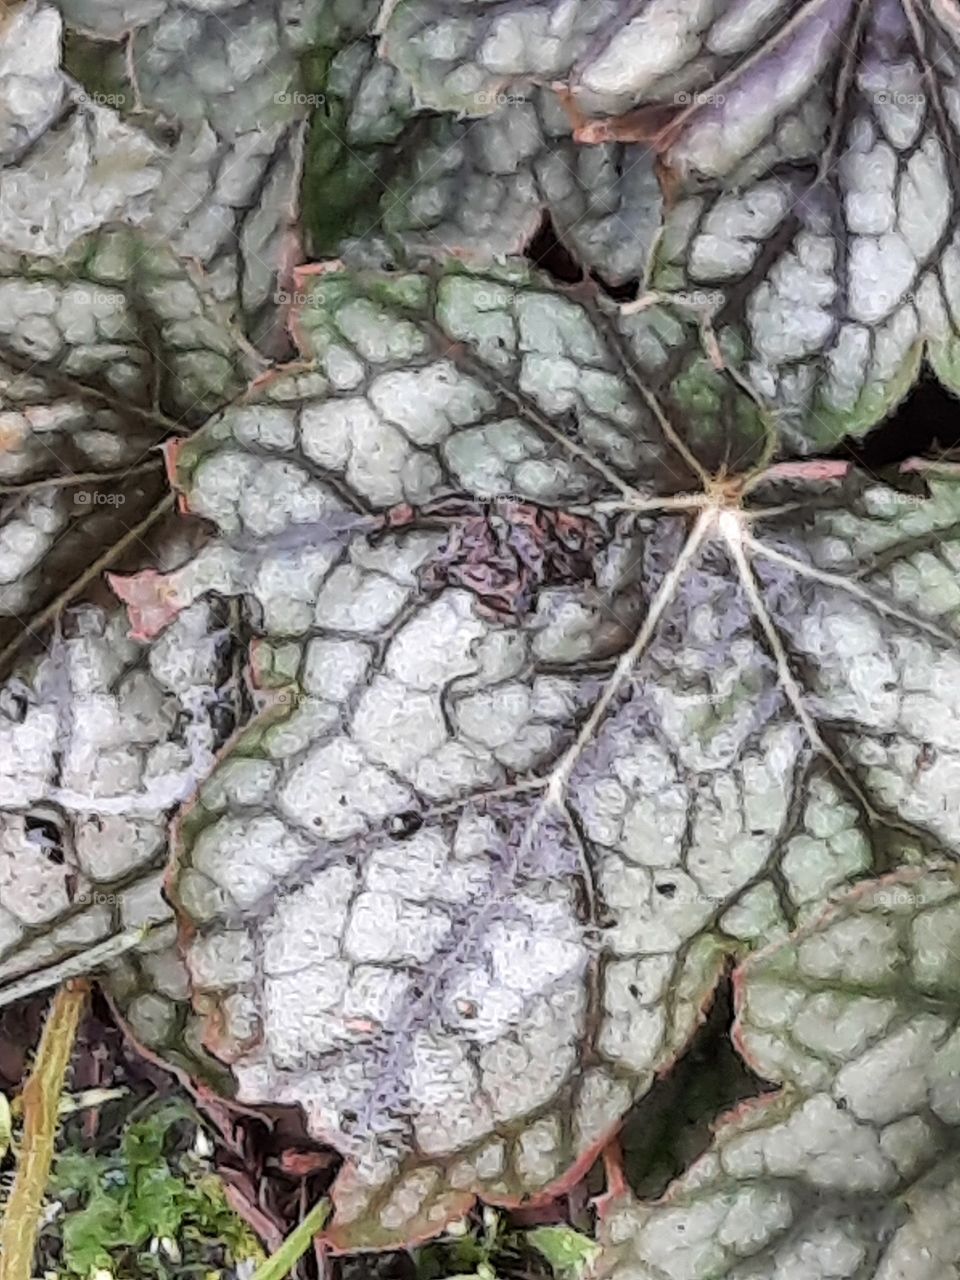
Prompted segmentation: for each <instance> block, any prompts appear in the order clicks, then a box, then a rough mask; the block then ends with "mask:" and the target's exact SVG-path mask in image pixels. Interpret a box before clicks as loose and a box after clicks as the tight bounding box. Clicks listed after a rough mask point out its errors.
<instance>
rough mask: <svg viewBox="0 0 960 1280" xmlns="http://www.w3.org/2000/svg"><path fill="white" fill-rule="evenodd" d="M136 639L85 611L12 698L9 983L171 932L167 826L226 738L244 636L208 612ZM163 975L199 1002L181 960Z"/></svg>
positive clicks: (5, 771) (1, 882)
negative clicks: (238, 646)
mask: <svg viewBox="0 0 960 1280" xmlns="http://www.w3.org/2000/svg"><path fill="white" fill-rule="evenodd" d="M125 630H126V628H125V626H124V619H123V618H122V617H121V616H120V615H118V614H117V613H116V612H114V613H113V614H112V615H107V614H104V612H103V611H102V610H99V609H95V608H92V607H81V608H78V609H75V610H73V611H72V612H70V613H69V614H68V615H67V616H66V617H65V618H64V620H63V623H62V631H61V634H60V636H59V637H55V638H54V639H53V641H52V643H51V645H50V647H49V650H48V652H47V653H45V654H44V655H43V656H42V657H41V658H37V659H34V660H32V661H30V662H29V663H25V664H22V665H21V667H20V674H19V675H18V676H16V677H15V678H13V679H12V680H10V681H8V682H7V683H6V685H5V686H4V687H3V689H2V691H0V983H2V984H6V983H8V982H10V981H12V980H14V979H17V978H20V977H22V976H24V975H27V974H30V973H32V972H35V971H37V970H41V969H43V968H44V967H45V966H47V965H48V964H51V963H55V962H57V961H59V960H61V959H64V958H66V957H68V956H70V955H72V954H73V953H74V952H78V951H82V950H84V949H85V948H88V947H93V946H95V945H97V944H98V943H100V942H102V941H104V940H106V939H109V938H110V937H112V936H113V935H114V934H116V933H119V932H120V931H122V930H125V929H135V928H139V927H141V926H143V925H159V924H163V923H164V921H167V920H169V919H170V909H169V907H168V906H167V904H166V903H165V902H164V901H163V899H162V897H161V882H162V879H163V866H164V861H165V858H166V852H167V845H166V825H167V815H168V814H169V813H170V812H171V811H172V810H173V809H175V808H176V807H177V806H178V805H179V804H181V803H182V802H183V801H184V800H186V799H189V797H190V796H192V795H193V793H194V792H195V790H196V788H197V786H198V785H199V783H200V781H201V780H202V779H203V778H204V777H205V776H206V774H207V773H208V772H209V771H210V769H211V767H212V763H213V758H214V752H215V750H216V748H217V746H218V745H219V743H220V742H221V740H222V728H223V724H222V718H221V717H222V715H223V713H224V712H225V711H226V710H227V709H228V707H229V692H228V691H227V690H225V689H224V688H223V686H224V685H225V683H226V681H227V679H228V676H229V665H228V662H227V659H228V656H229V648H230V646H229V638H228V636H227V634H226V633H225V632H224V630H223V627H222V624H221V625H218V619H217V618H216V616H215V614H213V613H212V612H211V610H210V608H209V607H208V606H207V605H206V604H198V605H196V606H194V607H193V608H192V609H189V610H186V611H184V612H183V613H182V614H181V615H180V617H179V618H178V619H177V620H176V621H175V622H174V623H173V625H172V626H171V627H170V628H169V629H168V630H167V631H166V632H165V633H164V635H163V636H162V637H161V638H160V639H159V640H158V641H157V642H156V643H155V644H154V645H152V646H151V647H150V648H149V649H147V648H146V647H145V646H144V645H142V644H137V643H135V642H133V641H131V640H129V639H127V637H126V634H125ZM170 935H171V930H170V929H167V930H166V933H165V934H164V933H162V932H158V933H157V934H156V935H155V936H154V937H153V939H152V941H151V944H150V950H151V951H152V952H156V950H157V948H158V947H162V946H163V945H169V944H170V942H171V941H172V937H171V936H170ZM147 963H148V967H149V965H150V964H151V963H152V961H148V962H147ZM155 977H156V979H157V981H158V983H159V990H158V992H157V993H156V994H157V995H158V996H161V997H162V995H163V994H164V992H165V991H166V990H167V988H168V987H170V986H171V985H173V986H174V987H175V989H176V993H177V994H178V995H180V996H182V995H183V994H184V992H185V984H184V982H183V980H181V981H180V982H179V983H178V982H177V981H176V975H175V973H174V971H172V970H171V969H170V966H169V964H168V962H167V961H166V960H162V961H159V960H158V961H157V968H156V971H155ZM2 994H3V986H0V996H2ZM155 1003H156V1004H157V1005H159V1004H162V1000H157V1001H156V1002H155ZM168 1021H169V1020H168Z"/></svg>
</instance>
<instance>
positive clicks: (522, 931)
mask: <svg viewBox="0 0 960 1280" xmlns="http://www.w3.org/2000/svg"><path fill="white" fill-rule="evenodd" d="M304 280H311V281H312V287H313V293H312V295H311V298H310V302H309V303H308V304H307V305H306V306H305V308H304V310H303V313H302V314H301V315H300V316H299V326H298V327H299V332H300V336H301V340H302V341H303V343H304V349H305V351H307V352H309V353H310V354H311V355H312V356H313V361H314V363H313V365H312V366H303V365H301V366H296V367H294V368H292V369H291V370H289V371H286V372H280V373H278V374H277V375H276V376H275V377H273V378H271V379H269V380H267V381H265V382H263V383H261V384H260V385H259V386H258V387H257V388H256V389H255V391H254V392H253V393H251V395H250V396H248V397H247V398H246V399H245V401H244V402H242V403H239V404H237V405H234V406H231V407H230V408H228V409H227V410H225V411H224V413H222V414H221V415H219V416H218V417H216V418H215V419H214V420H213V421H212V422H211V423H210V424H209V425H208V426H207V427H205V428H204V430H203V431H202V432H201V433H199V435H198V436H197V437H196V438H195V439H194V440H193V441H191V442H190V444H189V445H187V446H185V447H184V448H183V449H181V450H180V453H179V455H178V464H179V480H180V484H181V485H182V487H183V490H184V494H185V498H186V502H187V505H188V507H189V509H191V510H193V511H196V512H198V513H201V514H203V515H205V516H206V517H208V518H209V519H212V520H214V521H215V522H216V524H217V525H218V526H219V528H220V529H221V531H222V538H221V540H220V541H219V542H218V543H216V544H212V545H211V546H210V547H208V548H207V549H205V550H204V551H202V552H201V553H200V555H199V556H198V557H196V558H195V559H194V560H192V561H190V562H188V563H186V564H184V565H183V566H182V567H181V568H179V569H177V570H175V571H174V572H172V573H169V574H164V575H157V574H155V573H149V572H148V573H145V574H141V575H139V576H137V577H134V578H131V579H126V580H123V579H117V580H116V581H115V585H116V588H117V590H118V591H119V593H120V595H121V596H122V597H123V598H124V599H125V600H126V601H127V603H128V606H129V607H130V610H131V616H132V618H133V620H134V623H135V626H136V629H137V631H138V632H139V633H140V634H143V635H150V634H152V633H155V632H157V631H160V630H162V628H163V627H164V625H166V624H167V623H168V622H169V620H170V619H171V618H174V617H175V616H176V615H177V612H178V610H180V609H181V608H185V607H188V606H190V605H191V604H192V603H193V602H194V601H196V600H197V599H198V598H200V597H201V596H203V595H204V594H205V593H206V592H209V591H210V590H214V591H216V592H218V593H221V594H224V595H241V596H243V597H244V599H245V601H246V610H247V616H248V618H249V620H250V624H251V625H252V626H253V628H254V630H255V631H256V632H258V633H259V637H260V638H259V640H258V641H257V643H256V645H255V648H254V650H253V654H252V671H251V678H252V680H253V682H254V685H255V687H257V688H258V689H259V690H260V691H261V692H260V696H261V698H262V699H263V701H264V705H265V710H264V712H263V716H262V719H261V720H259V721H257V722H255V723H254V724H253V725H251V727H250V729H249V730H248V731H247V733H246V734H245V735H243V736H242V737H241V739H240V740H239V741H238V742H237V743H236V745H235V748H234V750H233V752H232V753H231V754H230V755H229V756H228V758H227V759H226V760H224V762H223V763H222V764H221V765H220V766H219V768H218V769H217V770H216V772H215V773H214V774H213V775H212V777H211V778H210V780H209V781H208V782H207V783H206V784H205V785H204V786H203V787H202V788H201V790H200V793H199V796H198V798H197V802H196V804H195V805H194V806H193V808H192V809H191V811H190V815H189V818H188V819H187V820H186V821H185V822H184V823H183V826H182V831H181V841H180V847H179V853H178V857H177V862H176V871H175V874H174V877H173V879H172V881H171V894H172V896H173V899H174V902H175V905H176V908H177V911H178V914H179V916H180V918H181V920H182V921H183V923H184V925H185V932H184V935H183V936H184V942H185V947H186V951H185V955H186V961H187V965H188V968H189V972H190V979H191V986H192V989H193V994H194V1000H195V1002H196V1004H197V1007H198V1008H199V1009H201V1010H202V1011H203V1012H204V1013H205V1015H206V1017H207V1019H208V1031H207V1039H206V1044H207V1046H208V1048H209V1049H210V1050H211V1051H212V1052H213V1053H214V1054H215V1055H216V1056H218V1057H219V1058H220V1059H221V1061H222V1062H224V1063H226V1064H229V1066H230V1069H231V1071H232V1074H233V1077H234V1080H235V1084H236V1089H237V1094H238V1097H239V1098H240V1100H241V1101H243V1102H244V1103H246V1104H254V1105H257V1104H263V1105H265V1104H267V1103H275V1102H277V1101H282V1102H287V1103H291V1104H293V1103H297V1104H299V1105H300V1106H302V1108H303V1110H304V1114H305V1117H306V1122H307V1124H308V1126H309V1128H310V1129H311V1131H312V1133H313V1134H314V1135H315V1136H316V1137H318V1138H323V1139H324V1140H328V1141H331V1142H332V1143H333V1144H334V1145H335V1146H336V1147H338V1148H339V1149H340V1150H341V1151H343V1152H344V1153H345V1154H346V1155H348V1156H349V1157H350V1160H349V1163H348V1165H347V1166H346V1168H345V1170H344V1172H343V1173H342V1174H341V1175H340V1179H339V1181H338V1183H337V1186H336V1189H335V1193H334V1195H335V1200H336V1203H337V1207H338V1211H337V1217H336V1219H335V1221H334V1223H333V1226H332V1228H331V1238H332V1239H333V1240H334V1242H335V1243H337V1244H338V1245H339V1246H341V1247H373V1246H378V1245H379V1246H384V1245H389V1244H396V1243H398V1242H400V1241H404V1240H409V1239H411V1238H415V1237H417V1236H420V1235H422V1234H424V1233H430V1232H434V1231H438V1230H440V1229H441V1228H442V1226H443V1225H444V1223H445V1222H447V1221H449V1220H451V1219H452V1218H454V1217H457V1216H459V1215H460V1214H462V1212H463V1211H464V1209H465V1207H466V1206H467V1205H468V1204H469V1203H470V1202H471V1200H472V1197H473V1196H474V1195H475V1194H478V1193H479V1194H481V1195H483V1196H484V1197H486V1198H487V1199H489V1200H491V1201H493V1202H502V1203H515V1202H516V1201H517V1200H519V1199H522V1198H529V1197H534V1198H536V1197H542V1196H547V1195H549V1194H553V1193H555V1192H557V1191H558V1190H561V1189H562V1188H563V1187H565V1186H567V1185H569V1181H570V1180H571V1179H573V1178H575V1177H577V1176H578V1175H579V1173H580V1172H581V1171H582V1170H583V1169H584V1168H585V1167H586V1165H587V1164H588V1163H589V1162H590V1160H591V1159H592V1158H593V1156H594V1155H595V1153H596V1151H597V1150H598V1148H599V1146H601V1145H602V1144H603V1142H604V1141H605V1140H606V1139H607V1137H608V1136H609V1135H610V1133H612V1132H613V1131H615V1129H616V1128H617V1126H618V1124H619V1122H620V1119H621V1117H622V1115H623V1113H624V1111H625V1110H626V1108H627V1107H628V1106H629V1104H630V1103H631V1101H632V1100H633V1099H635V1098H636V1097H638V1096H640V1095H642V1094H643V1093H644V1092H645V1091H646V1090H647V1089H648V1088H649V1087H650V1085H651V1083H652V1081H653V1079H654V1077H655V1075H656V1073H657V1072H658V1071H660V1070H663V1069H664V1068H665V1067H667V1066H668V1065H669V1064H670V1063H672V1062H673V1060H674V1059H675V1058H676V1056H677V1054H678V1053H679V1052H680V1051H681V1049H682V1047H683V1046H684V1044H685V1043H686V1042H687V1041H688V1039H689V1037H690V1035H691V1034H692V1032H693V1030H694V1029H695V1027H696V1025H697V1023H698V1020H699V1018H700V1017H701V1015H702V1010H703V1008H704V1006H705V1004H706V1002H707V1001H708V1000H709V999H710V995H711V992H712V990H713V988H714V985H715V983H716V981H717V979H718V976H719V974H720V973H721V971H722V969H723V966H724V964H725V960H726V957H728V956H729V955H731V954H736V953H739V952H740V951H742V950H744V949H749V948H751V947H753V946H755V945H757V944H758V943H760V942H763V941H765V940H766V939H768V938H770V937H771V936H786V934H787V933H788V932H789V930H790V929H791V928H793V927H795V926H796V925H797V924H798V923H801V922H802V921H803V920H805V919H806V918H807V917H809V916H810V915H811V914H812V913H815V912H816V911H818V910H819V909H820V907H821V905H822V903H823V901H824V900H825V899H828V898H829V897H830V896H831V895H834V894H837V893H841V892H842V891H843V890H844V888H845V887H846V886H847V885H849V884H850V883H851V882H855V881H857V880H859V879H861V878H864V877H871V876H873V875H876V874H878V873H880V872H883V871H885V870H887V869H888V868H891V867H894V866H897V865H899V864H901V863H903V862H922V861H926V860H931V859H932V860H936V859H939V858H943V857H946V856H949V855H950V854H952V853H953V852H954V851H955V850H956V849H957V847H958V845H960V827H958V824H957V820H956V815H955V813H954V810H953V808H952V806H951V805H950V804H949V802H948V800H947V797H948V796H949V794H950V788H951V786H952V778H953V777H954V773H955V769H956V767H957V764H956V761H957V757H956V744H955V736H954V733H953V724H954V721H955V717H956V714H957V707H956V705H955V702H956V699H955V691H956V689H957V688H958V687H960V682H958V681H957V680H956V679H955V678H954V677H955V674H956V668H957V662H958V659H957V655H956V635H957V627H958V609H960V587H958V584H957V582H956V575H955V570H954V568H953V566H954V564H955V561H956V556H957V554H958V553H957V550H956V545H957V544H956V538H957V528H958V524H960V489H958V487H957V483H956V479H955V478H954V476H953V475H952V473H951V472H950V471H949V469H946V470H945V471H944V472H943V473H942V474H940V473H931V474H930V475H929V476H928V477H927V482H928V484H929V490H930V496H929V497H926V498H924V497H916V496H914V495H912V494H902V493H899V492H897V491H895V490H892V489H889V488H887V487H886V486H884V485H882V484H880V483H878V482H872V481H868V480H866V479H864V478H863V477H856V476H850V475H847V474H846V473H845V469H844V468H842V467H840V468H833V469H832V470H831V469H830V468H814V469H812V470H811V469H809V468H804V467H802V466H801V467H799V468H795V467H794V468H791V466H790V465H789V464H785V465H780V466H776V467H774V468H773V469H772V470H768V471H766V472H763V473H757V474H751V473H749V472H745V473H741V474H740V476H739V477H737V476H732V477H731V476H730V475H729V474H728V476H727V477H726V478H723V477H716V478H714V477H712V476H711V475H710V473H709V472H706V471H703V474H702V477H701V480H702V484H701V486H699V487H698V486H697V484H695V483H693V482H690V484H689V487H688V489H687V491H686V492H682V493H676V492H674V493H673V494H671V493H670V492H669V489H670V484H669V483H668V482H669V479H670V476H671V469H672V466H675V465H677V464H678V463H679V462H681V461H682V460H683V459H684V458H685V457H686V461H685V463H684V465H691V466H693V467H694V468H696V466H697V465H698V463H697V459H696V457H695V455H693V454H692V453H691V452H690V450H689V448H688V447H687V446H686V445H685V443H684V434H683V431H682V428H681V427H679V426H674V425H673V424H672V423H671V422H670V420H669V419H668V418H667V416H666V414H665V413H664V411H663V409H662V408H661V407H660V405H659V402H658V401H657V399H656V398H655V397H653V395H652V393H649V388H648V387H647V386H646V384H645V383H644V382H643V381H642V380H641V381H639V382H638V381H637V380H636V373H637V370H636V366H635V365H634V366H631V367H632V372H633V379H632V380H631V379H628V378H627V377H626V367H625V365H624V362H623V361H624V348H623V346H622V345H620V342H619V341H618V339H617V331H616V327H615V326H614V327H613V328H612V329H611V328H609V327H607V326H605V325H604V323H603V315H602V309H601V312H600V313H597V312H596V311H591V308H590V306H589V305H587V304H586V303H583V304H578V303H576V302H574V301H573V300H572V299H571V298H569V297H563V296H560V295H558V294H556V293H554V292H552V291H551V290H549V289H548V288H547V287H545V286H544V285H543V283H542V282H540V281H538V280H536V279H535V278H534V279H531V278H530V277H529V276H525V275H522V274H519V273H513V274H511V273H500V274H498V275H493V276H491V275H489V274H484V273H471V272H465V271H462V270H457V271H453V272H450V273H447V274H444V275H441V276H424V277H419V276H411V275H396V274H393V275H391V274H386V275H382V276H380V275H376V274H369V275H362V276H355V275H354V276H349V275H345V274H337V273H335V272H334V273H331V272H329V271H321V272H317V273H314V274H313V275H312V276H307V277H304ZM645 320H646V324H647V325H648V326H650V328H649V329H648V330H646V336H647V338H648V339H649V342H648V344H647V346H646V347H645V348H642V349H644V350H645V351H646V355H647V358H648V360H649V364H650V368H651V370H652V374H651V376H652V377H655V376H656V373H657V369H658V367H659V366H658V364H657V359H656V345H655V343H654V342H653V338H652V336H651V335H653V334H654V333H655V331H656V329H655V326H656V324H663V325H666V324H668V321H669V317H668V316H665V315H661V314H657V313H654V312H652V311H651V312H648V313H646V314H645ZM633 321H634V322H636V317H634V318H633ZM623 323H626V322H623ZM634 336H636V335H634ZM627 350H630V348H627ZM617 370H619V376H618V375H617V373H616V371H617ZM717 377H718V378H719V375H717ZM668 390H669V388H668ZM645 391H646V392H647V394H644V392H645ZM601 428H602V429H601ZM627 429H629V436H627V434H626V432H627ZM644 433H647V435H646V441H645V440H644ZM474 440H482V441H484V442H485V443H484V445H483V447H482V449H481V450H480V451H479V452H478V453H476V454H475V453H474V452H473V451H472V450H471V448H470V447H469V443H468V442H471V441H474ZM491 442H499V443H498V445H497V450H498V451H497V453H496V460H498V461H497V466H498V467H499V468H500V469H501V470H500V471H499V472H496V473H491V471H490V470H489V467H490V465H491V458H492V456H493V455H492V453H491ZM478 459H479V462H478ZM480 462H482V463H483V466H482V467H480V469H479V470H478V469H477V468H478V466H479V463H480ZM484 468H486V469H484ZM701 470H702V468H701ZM676 483H677V479H676V475H675V476H674V485H676ZM506 484H508V485H509V486H510V489H509V491H508V492H505V491H504V489H503V488H502V487H501V486H503V485H506ZM570 507H572V508H573V510H572V511H571V510H565V508H570ZM271 691H272V694H271ZM267 704H269V706H268V705H267ZM154 1048H155V1049H156V1050H157V1051H158V1052H161V1053H163V1052H166V1051H168V1048H170V1049H174V1050H176V1051H182V1045H180V1043H179V1041H178V1039H177V1037H176V1036H174V1037H173V1038H166V1037H164V1036H162V1035H160V1036H158V1038H157V1039H156V1041H155V1042H154Z"/></svg>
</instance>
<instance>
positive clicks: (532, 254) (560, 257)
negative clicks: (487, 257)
mask: <svg viewBox="0 0 960 1280" xmlns="http://www.w3.org/2000/svg"><path fill="white" fill-rule="evenodd" d="M523 252H524V256H525V257H526V258H527V260H528V261H529V262H530V263H532V265H533V266H535V267H536V268H537V269H538V270H540V271H543V272H544V273H545V274H546V275H548V276H550V278H551V279H552V280H555V281H556V282H557V284H580V283H581V281H582V280H583V279H584V277H585V274H586V273H585V272H584V270H583V267H582V266H581V265H580V263H579V262H578V261H577V259H576V258H575V257H574V255H573V254H572V253H571V252H570V250H569V249H568V248H567V246H566V245H565V244H564V243H563V241H562V240H561V239H560V236H559V235H558V234H557V228H556V226H555V224H554V221H553V219H552V218H551V216H550V214H549V213H544V215H543V217H542V218H541V219H540V225H539V227H538V228H537V230H536V231H535V232H534V234H533V237H532V239H530V240H529V241H528V243H527V246H526V248H525V249H524V251H523ZM588 274H589V278H590V279H591V280H592V281H593V282H594V284H595V285H596V286H597V288H598V289H601V290H602V291H603V292H604V293H605V294H606V295H607V297H608V298H612V299H613V301H614V302H633V301H634V299H635V298H636V297H638V295H639V293H640V281H639V279H636V278H635V279H632V280H624V281H623V283H622V284H611V283H610V281H609V280H605V279H604V278H603V276H602V275H601V274H600V273H599V271H594V270H591V271H590V272H589V273H588Z"/></svg>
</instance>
